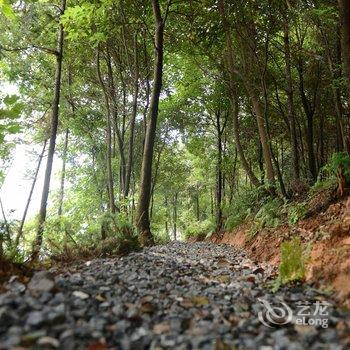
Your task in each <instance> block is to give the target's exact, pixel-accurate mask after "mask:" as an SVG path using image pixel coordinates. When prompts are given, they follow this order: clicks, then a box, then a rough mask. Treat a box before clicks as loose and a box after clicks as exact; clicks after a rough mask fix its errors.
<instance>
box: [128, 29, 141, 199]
mask: <svg viewBox="0 0 350 350" xmlns="http://www.w3.org/2000/svg"><path fill="white" fill-rule="evenodd" d="M134 66H135V77H134V97H133V102H132V116H131V122H130V139H129V154H128V163H127V167H126V179H125V188H124V197H127V196H128V195H129V189H130V179H131V172H132V166H133V156H134V134H135V121H136V115H137V99H138V94H139V63H138V50H137V35H136V34H135V38H134Z"/></svg>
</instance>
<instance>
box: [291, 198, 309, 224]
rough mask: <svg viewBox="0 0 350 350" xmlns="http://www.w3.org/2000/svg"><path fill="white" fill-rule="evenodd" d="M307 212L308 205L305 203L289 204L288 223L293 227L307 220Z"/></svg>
mask: <svg viewBox="0 0 350 350" xmlns="http://www.w3.org/2000/svg"><path fill="white" fill-rule="evenodd" d="M307 211H308V209H307V205H306V203H304V202H302V203H291V204H289V205H288V206H287V215H288V222H289V223H290V224H291V225H295V224H297V223H298V221H299V220H302V219H304V218H305V216H306V214H307Z"/></svg>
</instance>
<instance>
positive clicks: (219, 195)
mask: <svg viewBox="0 0 350 350" xmlns="http://www.w3.org/2000/svg"><path fill="white" fill-rule="evenodd" d="M216 132H217V164H216V167H217V170H216V191H215V194H216V231H220V230H221V228H222V139H221V136H222V130H221V125H220V112H217V113H216Z"/></svg>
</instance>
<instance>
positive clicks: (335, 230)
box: [210, 197, 350, 308]
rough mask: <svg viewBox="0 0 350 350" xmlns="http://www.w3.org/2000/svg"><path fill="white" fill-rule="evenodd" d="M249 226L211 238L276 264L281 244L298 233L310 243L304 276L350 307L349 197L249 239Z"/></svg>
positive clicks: (260, 260)
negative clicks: (308, 215) (304, 217)
mask: <svg viewBox="0 0 350 350" xmlns="http://www.w3.org/2000/svg"><path fill="white" fill-rule="evenodd" d="M249 228H250V225H249V224H243V225H241V226H240V227H238V228H237V229H235V230H234V231H232V232H222V233H219V234H218V233H216V234H213V235H212V236H211V238H210V240H211V241H212V242H215V243H226V244H230V245H234V246H238V247H242V248H244V249H246V250H247V251H248V253H249V254H250V256H251V258H252V259H254V260H256V261H259V262H267V263H269V264H272V265H275V266H277V265H278V264H279V261H280V246H281V243H282V242H283V241H286V240H290V239H291V238H292V237H294V236H299V237H300V238H301V240H302V242H303V243H306V244H307V243H310V244H311V251H310V256H309V259H308V262H307V266H306V268H307V275H306V279H307V280H308V281H311V282H316V283H317V285H319V286H320V287H332V289H333V290H334V292H335V296H336V298H337V299H338V300H339V301H340V302H341V303H342V304H343V305H345V306H346V307H349V308H350V197H347V198H345V199H342V200H340V201H338V202H337V203H335V204H331V205H329V206H328V207H327V208H326V209H325V210H324V211H322V212H320V213H317V214H314V215H312V216H310V217H308V218H307V219H305V220H301V221H300V222H299V223H298V224H297V225H296V226H293V227H292V226H289V225H288V224H283V225H281V226H279V227H277V228H275V229H263V230H262V231H260V232H259V233H258V234H256V235H255V236H254V237H253V238H252V239H249Z"/></svg>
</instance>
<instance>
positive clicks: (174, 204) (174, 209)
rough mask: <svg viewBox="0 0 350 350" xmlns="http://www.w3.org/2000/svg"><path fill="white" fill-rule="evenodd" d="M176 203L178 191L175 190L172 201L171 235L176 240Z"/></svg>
mask: <svg viewBox="0 0 350 350" xmlns="http://www.w3.org/2000/svg"><path fill="white" fill-rule="evenodd" d="M177 203H178V193H177V192H176V193H175V195H174V203H173V235H174V240H175V241H176V240H177Z"/></svg>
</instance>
